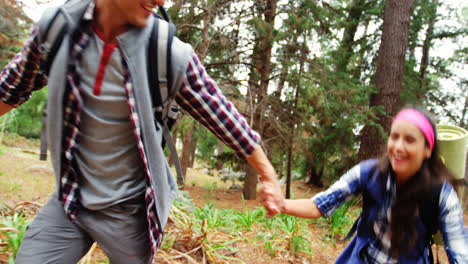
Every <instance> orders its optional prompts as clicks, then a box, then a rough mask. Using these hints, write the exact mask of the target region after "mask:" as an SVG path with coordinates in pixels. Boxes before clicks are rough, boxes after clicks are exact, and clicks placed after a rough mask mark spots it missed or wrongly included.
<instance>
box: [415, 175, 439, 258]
mask: <svg viewBox="0 0 468 264" xmlns="http://www.w3.org/2000/svg"><path fill="white" fill-rule="evenodd" d="M441 191H442V183H438V184H434V185H433V186H432V187H431V189H430V194H429V196H428V197H427V198H426V200H424V201H422V202H420V204H419V210H420V214H421V220H422V222H423V223H424V226H425V227H426V229H427V233H426V237H425V238H424V241H425V243H426V245H427V246H428V248H429V252H428V253H429V262H430V263H434V254H433V252H432V245H433V244H434V235H435V233H436V232H437V230H439V228H440V225H439V199H440V192H441ZM437 263H439V256H437Z"/></svg>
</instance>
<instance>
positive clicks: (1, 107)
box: [0, 101, 13, 116]
mask: <svg viewBox="0 0 468 264" xmlns="http://www.w3.org/2000/svg"><path fill="white" fill-rule="evenodd" d="M11 109H13V106H11V105H9V104H5V103H3V102H1V101H0V116H2V115H4V114H5V113H8V112H9V111H10V110H11Z"/></svg>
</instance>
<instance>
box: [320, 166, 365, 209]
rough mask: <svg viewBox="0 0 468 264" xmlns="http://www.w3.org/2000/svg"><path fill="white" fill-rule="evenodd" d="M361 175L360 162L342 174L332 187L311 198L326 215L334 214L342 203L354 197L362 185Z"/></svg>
mask: <svg viewBox="0 0 468 264" xmlns="http://www.w3.org/2000/svg"><path fill="white" fill-rule="evenodd" d="M360 175H361V166H360V165H359V164H358V165H356V166H354V167H353V168H352V169H350V170H349V171H348V172H346V173H345V174H344V175H343V176H341V178H340V179H339V180H338V181H337V182H335V183H334V184H333V185H332V186H331V187H330V188H328V189H327V190H325V191H323V192H320V193H318V194H316V195H315V196H314V197H312V198H311V199H312V200H313V201H314V203H315V204H316V205H317V207H318V208H319V210H320V212H322V214H323V216H324V217H330V216H332V215H333V213H334V212H335V210H336V209H338V208H339V207H340V205H342V204H343V203H344V202H345V201H346V200H348V199H349V198H351V197H353V195H354V193H355V192H356V191H357V190H358V189H359V186H360V182H361V180H360Z"/></svg>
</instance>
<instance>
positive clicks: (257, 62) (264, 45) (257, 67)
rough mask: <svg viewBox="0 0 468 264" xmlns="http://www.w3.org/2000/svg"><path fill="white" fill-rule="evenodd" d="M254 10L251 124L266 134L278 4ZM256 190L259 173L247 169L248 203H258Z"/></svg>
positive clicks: (264, 1)
mask: <svg viewBox="0 0 468 264" xmlns="http://www.w3.org/2000/svg"><path fill="white" fill-rule="evenodd" d="M253 7H254V10H255V13H256V16H255V17H254V18H253V19H252V20H251V23H252V25H253V28H254V29H255V43H254V49H253V54H252V56H251V60H252V62H251V64H252V66H253V67H252V68H251V69H250V78H249V93H250V96H251V98H252V102H253V103H254V104H250V106H251V107H250V111H251V112H250V113H251V115H250V116H251V120H250V123H251V124H252V127H253V129H254V130H256V131H258V132H259V133H260V134H262V133H263V130H264V121H265V120H264V118H265V111H266V109H267V105H268V104H267V103H268V102H267V99H268V95H267V92H268V84H269V82H270V74H271V66H272V62H271V50H272V47H273V42H274V27H275V25H274V22H275V17H276V8H277V0H261V1H255V2H254V3H253ZM254 105H255V107H254ZM252 117H253V118H252ZM267 154H268V152H267ZM256 186H257V172H256V171H255V170H253V169H252V168H251V166H250V165H247V168H246V176H245V182H244V189H243V194H244V198H245V199H247V200H254V199H255V198H256V193H257V190H256Z"/></svg>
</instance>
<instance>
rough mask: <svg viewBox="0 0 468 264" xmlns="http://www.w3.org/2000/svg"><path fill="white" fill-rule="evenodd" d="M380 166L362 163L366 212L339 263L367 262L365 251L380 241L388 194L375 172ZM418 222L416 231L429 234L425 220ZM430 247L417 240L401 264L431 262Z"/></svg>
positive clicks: (401, 257)
mask: <svg viewBox="0 0 468 264" xmlns="http://www.w3.org/2000/svg"><path fill="white" fill-rule="evenodd" d="M376 165H377V160H367V161H364V162H362V163H361V164H360V168H361V175H360V177H361V182H363V183H366V184H362V185H361V186H360V188H362V189H361V192H362V194H363V209H362V214H361V218H360V219H359V222H358V228H357V235H356V236H355V237H354V238H353V240H352V241H351V242H350V243H349V245H348V246H347V247H346V249H345V250H344V252H343V253H342V254H341V255H340V256H339V258H338V259H337V260H336V262H335V263H366V261H365V260H364V259H363V256H362V255H363V252H364V251H363V249H365V248H366V246H368V245H369V243H371V242H372V241H374V240H376V234H375V232H374V230H373V226H374V222H375V220H376V218H377V213H378V212H379V209H380V208H382V207H383V206H384V205H383V202H384V198H385V197H384V195H386V190H385V184H384V183H385V182H387V181H386V180H384V181H382V179H379V177H378V174H379V173H378V170H377V169H375V168H376ZM387 177H388V176H387ZM435 210H437V209H435ZM417 223H418V224H417V227H416V228H417V229H418V231H419V232H420V234H427V228H426V227H425V225H424V223H423V222H422V220H421V219H418V222H417ZM422 237H424V236H422ZM428 247H429V246H428V242H427V241H424V239H420V240H419V241H417V244H416V247H415V248H414V249H413V250H412V251H411V252H410V253H409V254H408V255H406V256H400V257H399V259H398V263H401V264H404V263H418V264H419V263H421V264H422V263H431V262H430V261H429V254H428Z"/></svg>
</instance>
